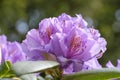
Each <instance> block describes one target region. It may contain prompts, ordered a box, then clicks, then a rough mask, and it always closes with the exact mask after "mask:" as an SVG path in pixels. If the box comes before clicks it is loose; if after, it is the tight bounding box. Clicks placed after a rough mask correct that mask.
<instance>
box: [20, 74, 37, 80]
mask: <svg viewBox="0 0 120 80" xmlns="http://www.w3.org/2000/svg"><path fill="white" fill-rule="evenodd" d="M20 78H21V80H37V76H36V75H35V74H25V75H22V76H20Z"/></svg>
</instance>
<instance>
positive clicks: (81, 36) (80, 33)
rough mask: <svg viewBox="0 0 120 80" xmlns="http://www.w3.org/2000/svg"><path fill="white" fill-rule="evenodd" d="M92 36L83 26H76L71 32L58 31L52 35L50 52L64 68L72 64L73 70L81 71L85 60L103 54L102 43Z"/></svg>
mask: <svg viewBox="0 0 120 80" xmlns="http://www.w3.org/2000/svg"><path fill="white" fill-rule="evenodd" d="M90 36H91V35H90V34H88V33H87V32H86V30H85V29H82V28H74V29H73V30H71V32H70V33H69V34H64V33H56V34H54V35H52V36H51V41H50V44H49V48H50V49H49V53H52V54H53V55H55V56H56V58H57V60H58V62H60V64H61V67H62V68H67V67H69V66H71V64H72V65H73V72H77V71H80V70H82V67H83V64H84V63H85V62H87V61H89V60H92V59H93V58H97V57H99V56H101V52H102V49H101V45H100V43H99V42H98V41H96V40H94V39H93V38H91V37H90ZM94 60H95V59H94ZM95 65H96V64H95Z"/></svg>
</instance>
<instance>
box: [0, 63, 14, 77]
mask: <svg viewBox="0 0 120 80" xmlns="http://www.w3.org/2000/svg"><path fill="white" fill-rule="evenodd" d="M11 76H14V74H13V71H12V69H11V63H10V62H9V61H6V62H4V63H3V64H2V65H0V78H9V77H11Z"/></svg>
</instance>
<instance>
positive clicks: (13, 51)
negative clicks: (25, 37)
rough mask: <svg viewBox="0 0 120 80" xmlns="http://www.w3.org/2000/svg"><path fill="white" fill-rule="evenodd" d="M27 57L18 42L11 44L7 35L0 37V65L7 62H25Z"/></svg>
mask: <svg viewBox="0 0 120 80" xmlns="http://www.w3.org/2000/svg"><path fill="white" fill-rule="evenodd" d="M25 58H26V56H25V54H24V52H23V51H22V48H21V46H20V44H19V43H18V42H9V41H7V38H6V36H5V35H1V36H0V64H1V63H4V62H5V61H10V62H12V63H15V62H17V61H22V60H25Z"/></svg>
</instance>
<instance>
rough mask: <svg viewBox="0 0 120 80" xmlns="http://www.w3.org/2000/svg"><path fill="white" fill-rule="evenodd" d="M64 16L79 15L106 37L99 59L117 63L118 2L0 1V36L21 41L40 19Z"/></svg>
mask: <svg viewBox="0 0 120 80" xmlns="http://www.w3.org/2000/svg"><path fill="white" fill-rule="evenodd" d="M61 13H67V14H69V15H71V16H75V14H82V16H83V17H84V19H85V20H86V21H87V22H88V27H89V26H92V25H93V26H95V28H97V29H99V31H100V33H101V35H102V36H103V37H104V38H106V40H107V42H108V44H107V51H106V53H105V54H104V55H103V57H102V58H101V59H100V60H99V61H100V63H102V64H103V65H105V63H106V62H107V61H108V60H111V61H112V62H114V64H116V60H117V59H118V58H120V46H119V45H120V0H0V34H5V35H7V37H8V40H10V41H14V40H17V41H20V42H21V41H22V39H24V38H25V34H26V33H27V31H28V30H30V29H32V28H38V23H39V22H40V20H42V19H44V18H46V17H53V16H58V15H60V14H61Z"/></svg>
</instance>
